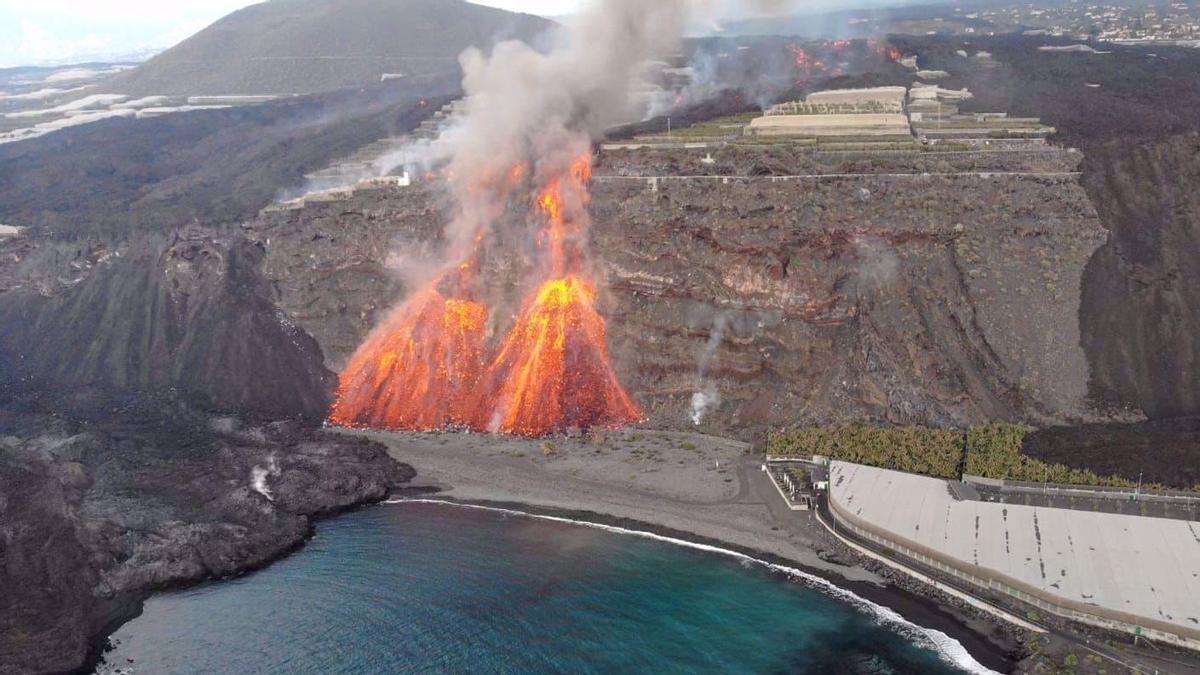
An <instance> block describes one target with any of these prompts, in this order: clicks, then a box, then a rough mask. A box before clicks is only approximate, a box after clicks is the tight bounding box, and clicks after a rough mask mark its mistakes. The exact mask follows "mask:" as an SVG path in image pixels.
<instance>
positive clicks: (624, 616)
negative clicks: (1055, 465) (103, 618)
mask: <svg viewBox="0 0 1200 675" xmlns="http://www.w3.org/2000/svg"><path fill="white" fill-rule="evenodd" d="M114 639H115V641H116V643H117V648H116V649H115V650H114V651H113V652H110V653H109V654H108V655H107V656H106V663H105V664H103V665H102V666H101V668H100V672H102V673H116V672H129V673H323V674H325V673H429V672H445V673H543V672H544V673H822V674H824V673H922V674H927V673H957V672H964V671H966V672H970V671H976V672H978V671H980V670H981V668H980V667H979V666H978V664H977V663H974V661H973V659H971V658H970V656H969V655H967V654H966V652H965V650H962V648H961V647H960V646H959V645H958V644H957V643H955V642H953V641H952V640H949V639H948V638H946V637H945V636H943V635H941V634H938V633H932V632H930V631H924V630H922V629H920V628H917V627H915V626H912V625H911V624H907V623H906V622H904V621H903V620H902V619H900V618H899V617H898V616H896V615H894V614H893V613H891V612H890V611H888V610H884V609H882V608H878V607H875V606H873V605H871V604H870V603H867V602H865V601H861V600H857V599H856V598H855V597H854V596H852V595H850V594H847V593H844V592H839V591H838V590H837V589H834V588H832V587H828V585H827V584H825V583H824V582H821V581H820V580H812V579H805V578H804V577H797V576H795V575H792V574H787V573H784V572H782V571H780V569H772V568H771V567H770V566H766V565H763V564H759V563H756V562H753V561H751V560H749V559H746V558H744V557H739V556H736V555H722V554H720V553H716V552H712V551H705V550H698V549H696V548H691V547H686V546H677V545H674V544H671V543H667V542H664V541H659V540H655V539H653V538H648V537H644V536H632V535H630V534H624V533H620V532H616V531H612V530H611V529H603V528H596V527H587V526H582V525H579V524H574V523H571V522H566V521H558V520H547V519H542V518H533V517H526V516H522V515H518V514H515V513H506V512H502V511H496V510H487V509H476V508H463V507H458V506H450V505H445V504H437V503H432V502H426V503H404V504H392V505H383V506H379V507H376V508H370V509H366V510H363V511H358V512H355V513H351V514H348V515H345V516H341V517H338V518H335V519H332V520H328V521H325V522H322V523H321V524H320V525H319V526H318V534H317V536H316V537H315V538H314V539H313V540H312V541H311V542H310V543H309V544H308V545H307V546H305V547H304V548H303V549H302V550H301V551H299V552H298V553H296V554H295V555H293V556H291V557H289V558H287V559H285V560H282V561H280V562H279V563H276V564H275V565H272V566H271V567H269V568H267V569H265V570H263V571H260V572H257V573H255V574H251V575H248V576H246V577H243V578H240V579H236V580H231V581H224V582H220V583H213V584H205V585H202V586H198V587H195V588H193V589H190V590H185V591H179V592H171V593H164V594H160V595H156V596H154V597H153V598H151V599H150V600H149V601H148V602H147V603H146V608H145V613H144V614H143V615H142V616H141V617H139V618H137V619H135V620H134V621H131V622H130V623H128V624H126V625H125V626H123V627H122V628H121V629H120V630H119V631H118V632H117V633H116V634H115V635H114Z"/></svg>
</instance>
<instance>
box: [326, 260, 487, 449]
mask: <svg viewBox="0 0 1200 675" xmlns="http://www.w3.org/2000/svg"><path fill="white" fill-rule="evenodd" d="M487 319H488V311H487V308H486V307H484V306H483V305H481V304H479V303H477V302H472V301H470V300H463V299H457V298H449V299H448V298H446V297H445V296H444V295H442V293H441V292H440V291H439V290H438V288H437V284H436V283H434V284H431V285H430V286H428V287H427V288H425V289H423V290H421V291H418V292H417V293H416V294H414V295H413V296H412V297H411V298H409V300H408V301H407V302H405V303H404V304H402V305H400V306H399V307H397V308H396V309H395V310H394V311H393V312H392V314H391V315H390V316H389V317H388V318H387V319H386V320H385V321H384V322H383V323H382V324H380V326H379V327H377V328H376V329H375V330H374V331H373V332H372V333H371V335H370V336H369V337H368V338H367V341H366V342H365V343H363V345H362V346H361V347H360V348H359V349H358V351H357V352H356V353H355V354H354V357H353V358H352V359H351V361H350V364H349V365H348V366H347V367H346V369H345V370H344V371H343V372H342V374H341V378H340V384H339V387H338V397H337V403H336V404H335V405H334V409H333V412H332V414H331V415H330V421H331V422H333V423H335V424H340V425H345V426H355V427H370V428H375V429H396V430H409V431H428V430H434V429H441V428H444V427H446V426H449V425H465V424H468V423H469V421H470V419H471V418H472V417H473V416H474V415H473V411H471V410H469V409H468V407H467V406H466V405H465V403H464V401H465V400H466V399H467V398H469V397H470V394H471V389H472V387H474V386H475V384H476V383H477V382H478V380H479V376H480V374H481V373H482V372H483V369H484V366H485V365H486V355H487V351H486V340H485V338H486V327H487Z"/></svg>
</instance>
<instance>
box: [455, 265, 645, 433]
mask: <svg viewBox="0 0 1200 675" xmlns="http://www.w3.org/2000/svg"><path fill="white" fill-rule="evenodd" d="M595 294H596V292H595V289H594V288H593V287H592V285H591V284H590V283H588V282H587V281H585V280H583V279H581V278H579V277H575V276H567V277H564V278H559V279H552V280H550V281H547V282H545V283H544V284H542V286H541V287H540V288H538V289H537V291H536V292H535V293H534V294H533V295H532V296H531V297H530V298H529V299H528V300H527V301H526V305H525V307H524V308H523V309H522V311H521V315H520V317H519V318H518V320H517V323H516V325H515V326H514V327H513V329H512V331H511V332H510V333H509V334H508V337H507V339H506V340H505V341H504V344H503V346H502V347H501V349H500V351H499V353H498V355H497V356H496V359H495V361H494V362H493V363H492V365H491V367H490V368H489V369H488V371H487V373H486V375H485V376H484V380H483V382H482V386H481V387H480V392H481V396H482V399H481V400H482V402H483V405H479V406H477V408H476V409H477V411H478V413H479V414H480V417H477V418H476V420H475V423H476V426H477V427H480V428H484V429H487V430H489V431H493V432H499V433H505V434H516V435H521V436H541V435H544V434H547V433H553V432H556V431H564V430H566V429H568V428H571V427H578V428H587V427H594V426H609V427H612V426H624V425H628V424H634V423H636V422H638V421H640V420H641V419H642V413H641V411H640V410H639V409H638V407H637V405H636V404H635V403H634V402H633V399H632V398H631V397H630V396H629V394H628V393H627V392H626V391H625V389H624V387H622V386H621V383H620V381H619V380H618V379H617V375H616V373H615V372H613V369H612V366H611V365H610V363H609V355H608V347H607V343H606V340H605V323H604V319H603V318H602V317H601V316H600V313H599V312H597V311H596V308H595Z"/></svg>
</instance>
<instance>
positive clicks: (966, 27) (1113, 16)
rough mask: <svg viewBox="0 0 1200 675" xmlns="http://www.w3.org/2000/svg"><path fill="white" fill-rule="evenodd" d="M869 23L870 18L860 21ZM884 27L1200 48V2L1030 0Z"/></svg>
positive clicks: (961, 9)
mask: <svg viewBox="0 0 1200 675" xmlns="http://www.w3.org/2000/svg"><path fill="white" fill-rule="evenodd" d="M861 22H862V23H869V22H870V20H866V19H864V20H861ZM886 30H888V31H889V32H894V33H904V34H909V35H921V34H935V33H941V34H960V35H1002V34H1007V33H1024V34H1026V35H1047V36H1055V37H1065V38H1072V39H1078V40H1088V39H1091V40H1099V41H1105V42H1115V43H1122V42H1124V43H1130V44H1164V45H1174V46H1187V47H1200V4H1197V3H1195V2H1191V3H1186V2H1173V3H1162V4H1151V3H1135V4H1126V5H1117V4H1088V3H1083V2H1067V3H1063V4H1061V5H1059V6H1056V7H1038V6H1034V5H1030V4H1027V3H1024V4H1016V5H996V6H993V7H988V8H984V9H972V8H969V7H967V8H964V7H957V8H955V9H954V10H953V13H952V14H951V13H947V14H946V15H938V16H913V17H902V16H893V17H892V18H891V20H890V21H888V22H887V26H886Z"/></svg>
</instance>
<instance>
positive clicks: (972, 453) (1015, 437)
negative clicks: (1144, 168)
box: [966, 423, 1149, 487]
mask: <svg viewBox="0 0 1200 675" xmlns="http://www.w3.org/2000/svg"><path fill="white" fill-rule="evenodd" d="M1032 431H1033V430H1032V429H1030V428H1029V427H1025V426H1021V425H1018V424H1004V423H996V424H989V425H988V426H985V427H976V428H974V429H971V430H970V431H969V432H967V469H966V473H968V474H971V475H972V476H981V477H983V478H994V479H997V480H1016V481H1029V482H1042V481H1048V482H1051V483H1063V484H1068V485H1096V486H1105V487H1133V486H1134V485H1135V484H1136V483H1135V482H1134V481H1129V480H1126V479H1124V478H1119V477H1116V476H1098V475H1096V474H1095V473H1092V472H1091V471H1087V470H1085V469H1072V468H1071V467H1068V466H1065V465H1063V464H1048V463H1046V462H1043V461H1040V460H1037V459H1034V458H1033V457H1030V456H1028V455H1026V454H1024V453H1022V451H1021V448H1022V446H1023V444H1024V442H1025V437H1026V436H1027V435H1028V434H1029V433H1030V432H1032ZM1147 487H1149V486H1147Z"/></svg>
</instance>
